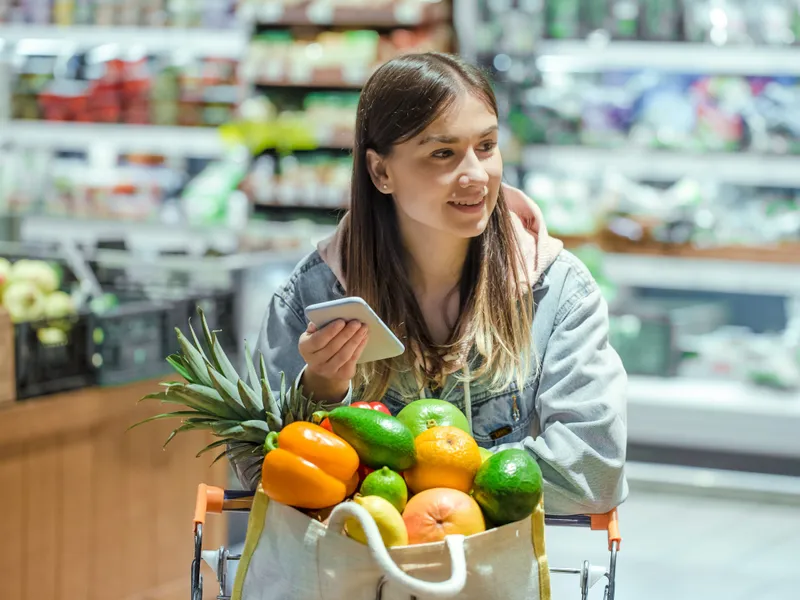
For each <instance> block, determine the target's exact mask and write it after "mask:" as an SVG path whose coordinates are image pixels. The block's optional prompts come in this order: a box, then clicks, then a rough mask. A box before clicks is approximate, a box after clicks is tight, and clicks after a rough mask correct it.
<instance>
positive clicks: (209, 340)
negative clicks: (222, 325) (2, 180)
mask: <svg viewBox="0 0 800 600" xmlns="http://www.w3.org/2000/svg"><path fill="white" fill-rule="evenodd" d="M197 314H198V315H200V327H202V329H203V337H204V338H205V339H206V346H207V347H208V348H209V349H211V348H212V347H213V346H214V340H213V339H212V337H211V330H210V329H209V328H208V321H207V320H206V313H205V311H204V310H203V309H202V307H200V305H198V306H197ZM211 358H212V359H213V358H214V357H213V353H212V357H211ZM217 367H219V365H217Z"/></svg>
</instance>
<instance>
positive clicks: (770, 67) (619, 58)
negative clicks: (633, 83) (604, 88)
mask: <svg viewBox="0 0 800 600" xmlns="http://www.w3.org/2000/svg"><path fill="white" fill-rule="evenodd" d="M537 55H538V58H537V60H536V64H537V67H538V68H539V69H541V70H542V71H567V72H579V71H588V72H594V71H615V70H639V69H656V70H659V71H671V72H677V73H708V74H729V75H733V74H738V75H764V76H772V77H774V76H777V75H800V48H792V47H786V48H780V47H765V46H725V47H718V46H713V45H711V44H695V43H681V42H673V43H669V42H622V41H614V42H610V43H597V44H593V43H589V42H587V41H545V42H542V43H541V45H540V46H539V48H538V49H537Z"/></svg>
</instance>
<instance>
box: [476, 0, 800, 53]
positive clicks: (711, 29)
mask: <svg viewBox="0 0 800 600" xmlns="http://www.w3.org/2000/svg"><path fill="white" fill-rule="evenodd" d="M478 14H479V19H480V21H479V22H480V23H481V26H480V28H479V31H478V36H477V37H478V40H479V48H480V50H481V51H482V52H507V53H511V54H520V55H522V54H524V53H525V52H527V51H529V48H530V46H531V44H532V43H534V42H535V40H538V39H542V38H547V39H553V40H577V39H585V38H587V37H589V36H598V35H599V36H602V37H606V38H610V39H614V40H645V41H686V42H695V43H711V44H714V45H716V46H726V45H750V44H759V45H770V46H786V45H792V44H798V43H800V37H799V36H800V5H799V4H798V2H796V0H759V1H757V2H756V1H751V0H504V1H498V0H480V2H479V12H478ZM526 30H527V31H528V32H529V37H528V38H527V39H526V38H525V37H524V36H521V35H516V32H521V31H526ZM509 32H510V33H511V35H507V33H509Z"/></svg>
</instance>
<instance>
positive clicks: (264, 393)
mask: <svg viewBox="0 0 800 600" xmlns="http://www.w3.org/2000/svg"><path fill="white" fill-rule="evenodd" d="M259 356H260V358H261V397H262V398H263V399H264V400H263V404H264V408H266V409H267V412H270V413H272V414H273V415H275V416H276V417H277V418H280V414H281V409H280V406H278V403H277V402H276V401H275V395H274V394H273V393H272V390H271V389H270V387H269V379H268V378H267V366H266V364H265V363H264V355H263V354H261V353H259ZM281 400H283V399H282V398H281ZM278 429H280V427H278Z"/></svg>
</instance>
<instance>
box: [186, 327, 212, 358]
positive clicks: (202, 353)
mask: <svg viewBox="0 0 800 600" xmlns="http://www.w3.org/2000/svg"><path fill="white" fill-rule="evenodd" d="M189 333H191V334H192V341H194V347H195V348H197V351H198V352H199V353H200V356H202V357H203V359H204V360H205V361H206V362H210V361H209V360H208V356H206V353H205V350H204V349H203V344H201V343H200V340H198V339H197V334H196V333H195V332H194V327H192V320H191V319H189Z"/></svg>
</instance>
